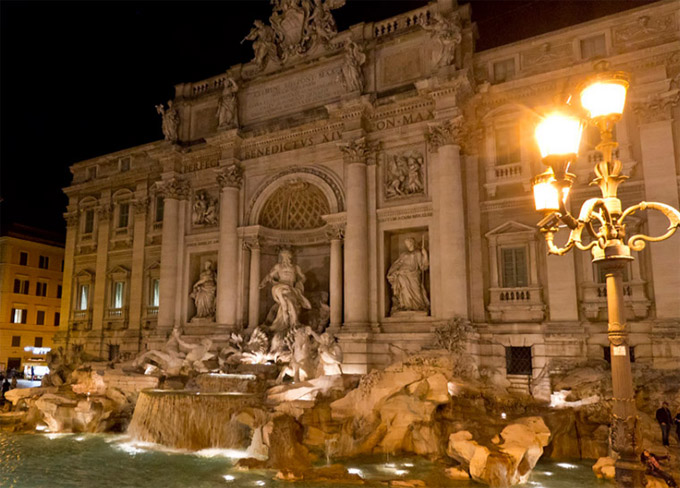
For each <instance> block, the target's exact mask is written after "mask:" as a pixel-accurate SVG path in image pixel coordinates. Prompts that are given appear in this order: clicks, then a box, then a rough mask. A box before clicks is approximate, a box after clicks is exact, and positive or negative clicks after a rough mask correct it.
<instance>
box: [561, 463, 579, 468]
mask: <svg viewBox="0 0 680 488" xmlns="http://www.w3.org/2000/svg"><path fill="white" fill-rule="evenodd" d="M557 465H558V466H559V467H560V468H564V469H576V468H578V466H576V465H575V464H569V463H557Z"/></svg>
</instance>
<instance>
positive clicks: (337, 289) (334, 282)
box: [327, 225, 345, 330]
mask: <svg viewBox="0 0 680 488" xmlns="http://www.w3.org/2000/svg"><path fill="white" fill-rule="evenodd" d="M344 234H345V229H344V226H341V225H334V226H330V227H329V228H328V230H327V236H328V240H329V241H330V245H331V263H330V270H329V283H328V288H329V301H330V307H331V320H330V328H331V329H332V330H338V329H339V328H340V326H341V325H342V281H343V280H342V240H343V238H344Z"/></svg>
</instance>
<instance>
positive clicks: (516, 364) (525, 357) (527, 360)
mask: <svg viewBox="0 0 680 488" xmlns="http://www.w3.org/2000/svg"><path fill="white" fill-rule="evenodd" d="M505 365H506V368H507V370H508V374H523V375H531V373H532V365H531V348H530V347H506V348H505Z"/></svg>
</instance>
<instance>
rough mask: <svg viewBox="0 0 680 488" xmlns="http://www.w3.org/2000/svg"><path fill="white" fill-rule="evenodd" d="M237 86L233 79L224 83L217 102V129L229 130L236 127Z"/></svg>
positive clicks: (228, 79)
mask: <svg viewBox="0 0 680 488" xmlns="http://www.w3.org/2000/svg"><path fill="white" fill-rule="evenodd" d="M237 91H238V85H237V84H236V82H235V81H234V79H233V78H227V79H226V80H225V81H224V89H223V90H222V96H221V97H220V99H219V101H218V102H217V127H219V128H220V129H230V128H232V127H237V126H238V99H237V98H236V92H237Z"/></svg>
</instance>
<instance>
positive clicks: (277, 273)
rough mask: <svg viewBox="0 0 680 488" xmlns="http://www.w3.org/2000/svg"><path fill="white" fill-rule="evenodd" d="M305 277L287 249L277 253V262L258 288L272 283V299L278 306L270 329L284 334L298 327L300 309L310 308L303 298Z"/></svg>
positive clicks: (307, 301)
mask: <svg viewBox="0 0 680 488" xmlns="http://www.w3.org/2000/svg"><path fill="white" fill-rule="evenodd" d="M305 281H306V278H305V275H304V273H303V272H302V270H301V269H300V267H299V266H298V265H297V264H293V253H292V252H291V251H290V250H288V249H283V250H282V251H281V252H279V262H278V264H275V265H274V267H273V268H272V269H271V271H269V274H268V275H267V276H265V277H264V279H263V280H262V282H261V283H260V288H264V287H265V286H267V283H272V297H273V298H274V301H275V302H276V304H277V305H278V310H277V312H276V318H275V319H274V322H273V323H272V325H271V329H272V330H274V331H276V332H279V333H280V332H285V331H287V330H289V329H291V328H293V327H297V326H298V325H300V318H299V315H300V309H301V308H305V309H310V308H312V306H311V304H310V303H309V300H307V298H305V296H304V294H303V293H304V291H305V286H304V283H305Z"/></svg>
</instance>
